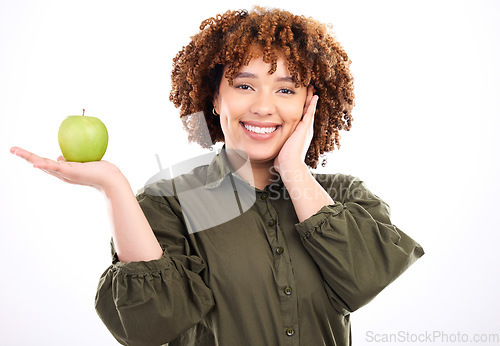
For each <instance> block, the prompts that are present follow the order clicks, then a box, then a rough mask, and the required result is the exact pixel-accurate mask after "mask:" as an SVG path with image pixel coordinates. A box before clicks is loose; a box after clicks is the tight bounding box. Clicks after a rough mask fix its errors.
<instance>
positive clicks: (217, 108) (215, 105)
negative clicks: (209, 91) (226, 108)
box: [212, 91, 220, 114]
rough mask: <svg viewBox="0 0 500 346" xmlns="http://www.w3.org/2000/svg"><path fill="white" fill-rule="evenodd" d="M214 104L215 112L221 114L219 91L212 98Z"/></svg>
mask: <svg viewBox="0 0 500 346" xmlns="http://www.w3.org/2000/svg"><path fill="white" fill-rule="evenodd" d="M212 104H213V105H214V109H215V111H216V112H217V113H219V114H220V112H219V92H218V91H216V92H215V93H214V97H213V98H212Z"/></svg>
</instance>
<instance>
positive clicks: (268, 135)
mask: <svg viewBox="0 0 500 346" xmlns="http://www.w3.org/2000/svg"><path fill="white" fill-rule="evenodd" d="M245 124H246V125H250V126H256V127H276V130H275V131H273V132H271V133H255V132H252V131H249V130H247V129H246V127H245V126H244V125H245ZM240 126H241V128H242V129H243V131H244V132H245V133H246V134H247V136H248V137H250V138H251V139H254V140H257V141H265V140H268V139H270V138H272V137H274V136H275V135H276V134H277V133H278V131H279V130H280V128H281V124H277V123H270V122H259V121H240Z"/></svg>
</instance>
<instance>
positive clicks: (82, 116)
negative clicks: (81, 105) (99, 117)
mask: <svg viewBox="0 0 500 346" xmlns="http://www.w3.org/2000/svg"><path fill="white" fill-rule="evenodd" d="M84 115H85V109H84V110H83V113H82V117H83V116H84Z"/></svg>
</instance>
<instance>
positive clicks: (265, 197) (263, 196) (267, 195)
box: [260, 193, 269, 201]
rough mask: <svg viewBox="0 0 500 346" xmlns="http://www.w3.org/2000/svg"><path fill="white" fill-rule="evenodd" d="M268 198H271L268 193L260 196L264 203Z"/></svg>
mask: <svg viewBox="0 0 500 346" xmlns="http://www.w3.org/2000/svg"><path fill="white" fill-rule="evenodd" d="M267 197H269V194H268V193H264V194H262V195H260V199H261V200H263V201H265V200H266V199H267Z"/></svg>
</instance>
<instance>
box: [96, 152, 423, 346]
mask: <svg viewBox="0 0 500 346" xmlns="http://www.w3.org/2000/svg"><path fill="white" fill-rule="evenodd" d="M314 176H315V178H316V180H317V181H318V182H319V183H320V184H321V185H322V187H323V188H324V189H325V190H326V191H328V192H329V194H330V195H331V196H332V198H333V200H334V201H335V204H333V205H329V206H325V207H323V208H322V209H321V210H319V211H318V212H317V214H315V215H313V216H312V217H310V218H309V219H307V220H305V221H303V222H299V221H298V219H297V216H296V213H295V210H294V207H293V205H292V201H291V198H290V195H289V194H288V191H287V190H286V188H285V186H284V184H283V183H282V181H281V179H280V178H279V176H278V175H276V179H275V182H273V183H272V184H270V185H268V186H267V187H266V188H265V189H264V190H258V189H255V188H253V187H252V186H251V185H250V184H248V183H247V182H246V181H244V180H243V179H241V178H240V176H239V175H238V174H237V173H235V172H232V170H231V166H230V164H229V162H228V160H227V157H226V155H225V153H224V151H222V152H221V153H220V154H218V155H217V156H216V157H215V159H214V160H213V161H212V162H211V163H210V164H208V165H203V166H200V167H198V168H196V169H194V170H193V171H192V172H191V173H190V174H185V175H181V176H179V177H177V178H175V179H170V180H161V181H158V182H156V183H154V184H150V185H148V186H147V187H146V188H144V189H143V190H141V191H140V192H139V193H138V195H137V200H138V201H139V203H140V206H141V207H142V209H143V211H144V213H145V215H146V217H147V218H148V220H149V223H150V224H151V227H152V229H153V231H154V232H155V234H156V236H157V238H158V241H159V242H160V244H161V245H162V247H163V248H164V255H163V257H162V258H161V259H159V260H154V261H149V262H131V263H122V262H119V261H118V258H117V256H116V254H115V253H114V250H113V263H112V265H111V266H110V267H109V268H108V269H107V270H106V271H105V272H104V273H103V275H102V277H101V279H100V281H99V287H98V292H97V295H96V303H95V304H96V309H97V312H98V314H99V316H100V317H101V319H102V320H103V321H104V323H105V324H106V326H107V327H108V329H109V330H110V331H111V333H112V334H113V335H114V337H115V338H116V339H117V340H118V341H119V342H120V343H122V344H124V345H162V344H166V343H168V345H170V346H174V345H202V346H203V345H221V346H234V345H251V346H255V345H259V346H260V345H263V346H281V345H283V346H284V345H302V346H310V345H350V344H351V333H350V321H349V316H350V315H349V314H350V312H352V311H354V310H356V309H358V308H360V307H361V306H363V305H364V304H366V303H368V302H369V301H370V300H371V299H373V298H374V297H375V296H376V295H377V294H378V293H379V292H380V291H381V290H382V289H383V288H384V287H386V286H387V285H388V284H390V283H391V282H392V281H393V280H394V279H396V278H397V277H398V276H399V275H400V274H401V273H402V272H403V271H405V270H406V269H407V268H408V267H409V266H410V265H411V264H412V263H413V262H414V261H415V260H416V259H418V258H419V257H420V256H422V255H423V253H424V251H423V249H422V247H421V246H420V245H419V244H417V243H416V242H415V241H414V240H412V239H411V238H410V237H408V236H407V235H406V234H405V233H403V232H402V231H401V230H399V229H398V228H397V227H396V226H394V225H393V224H392V223H391V221H390V219H389V207H388V205H387V204H386V203H385V202H383V201H382V200H381V199H380V198H379V197H377V196H376V195H374V194H372V193H371V192H370V191H368V190H367V188H366V187H365V184H364V183H363V182H362V181H360V180H359V179H357V178H354V177H352V176H347V175H342V174H335V175H326V174H314Z"/></svg>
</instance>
